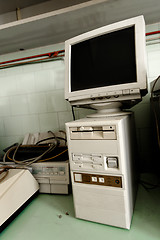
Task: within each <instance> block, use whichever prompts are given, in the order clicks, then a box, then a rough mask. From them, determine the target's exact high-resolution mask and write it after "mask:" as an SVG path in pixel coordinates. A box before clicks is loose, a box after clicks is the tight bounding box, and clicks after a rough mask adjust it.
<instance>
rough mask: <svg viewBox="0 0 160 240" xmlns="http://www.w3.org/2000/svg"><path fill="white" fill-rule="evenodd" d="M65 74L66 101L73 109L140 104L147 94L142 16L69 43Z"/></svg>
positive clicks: (74, 39) (66, 49)
mask: <svg viewBox="0 0 160 240" xmlns="http://www.w3.org/2000/svg"><path fill="white" fill-rule="evenodd" d="M65 74H66V75H65V99H67V100H68V101H69V102H70V103H71V105H73V106H81V107H83V106H86V105H88V106H92V105H93V104H100V103H110V102H122V103H124V104H125V103H129V105H134V104H135V103H137V102H138V101H139V100H141V98H142V96H143V95H145V94H146V90H147V78H146V52H145V22H144V18H143V16H138V17H135V18H131V19H128V20H124V21H121V22H117V23H113V24H110V25H107V26H104V27H101V28H98V29H95V30H92V31H90V32H87V33H84V34H81V35H79V36H77V37H74V38H72V39H69V40H67V41H66V42H65Z"/></svg>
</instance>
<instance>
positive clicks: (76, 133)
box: [70, 125, 116, 140]
mask: <svg viewBox="0 0 160 240" xmlns="http://www.w3.org/2000/svg"><path fill="white" fill-rule="evenodd" d="M70 138H71V139H77V140H78V139H95V140H96V139H106V140H107V139H108V140H112V139H113V140H114V139H116V127H115V126H113V125H108V126H101V127H88V126H81V127H73V128H70Z"/></svg>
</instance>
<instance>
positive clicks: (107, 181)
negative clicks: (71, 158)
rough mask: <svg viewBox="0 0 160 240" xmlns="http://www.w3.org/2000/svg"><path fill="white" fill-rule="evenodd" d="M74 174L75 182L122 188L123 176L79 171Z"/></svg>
mask: <svg viewBox="0 0 160 240" xmlns="http://www.w3.org/2000/svg"><path fill="white" fill-rule="evenodd" d="M73 176H74V182H77V183H85V184H94V185H101V186H110V187H118V188H122V177H120V176H110V175H99V174H88V173H77V172H74V173H73Z"/></svg>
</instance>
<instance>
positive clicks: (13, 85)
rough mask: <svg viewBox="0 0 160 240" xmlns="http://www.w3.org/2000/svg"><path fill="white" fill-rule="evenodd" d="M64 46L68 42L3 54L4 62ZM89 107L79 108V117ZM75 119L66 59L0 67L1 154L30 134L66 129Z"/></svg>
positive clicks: (0, 58) (0, 60)
mask: <svg viewBox="0 0 160 240" xmlns="http://www.w3.org/2000/svg"><path fill="white" fill-rule="evenodd" d="M62 49H64V44H56V45H50V46H46V47H42V48H37V49H32V50H27V51H21V52H17V53H11V54H6V55H3V56H0V62H2V61H7V60H11V59H17V58H22V57H27V56H32V55H36V54H41V53H47V52H53V51H56V50H62ZM86 112H87V111H86V110H79V111H76V117H77V118H78V117H79V118H80V117H83V116H85V113H86ZM71 120H73V117H72V112H71V107H70V104H69V103H68V102H67V101H65V100H64V60H58V61H52V62H46V63H38V64H30V65H24V66H18V67H13V68H7V69H2V70H0V154H1V155H2V154H3V149H4V148H6V147H8V146H10V145H12V144H14V143H16V142H19V143H21V142H22V140H23V138H24V136H25V134H26V133H28V132H29V133H35V132H45V131H48V130H52V131H57V130H60V129H61V130H64V129H65V122H67V121H71Z"/></svg>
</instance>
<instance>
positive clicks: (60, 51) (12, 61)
mask: <svg viewBox="0 0 160 240" xmlns="http://www.w3.org/2000/svg"><path fill="white" fill-rule="evenodd" d="M64 51H65V50H59V51H55V52H49V53H44V54H39V55H34V56H29V57H24V58H18V59H13V60H9V61H5V62H0V65H4V64H8V63H14V62H20V61H25V60H28V59H33V58H39V57H46V56H48V57H61V56H62V55H59V54H61V53H64Z"/></svg>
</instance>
